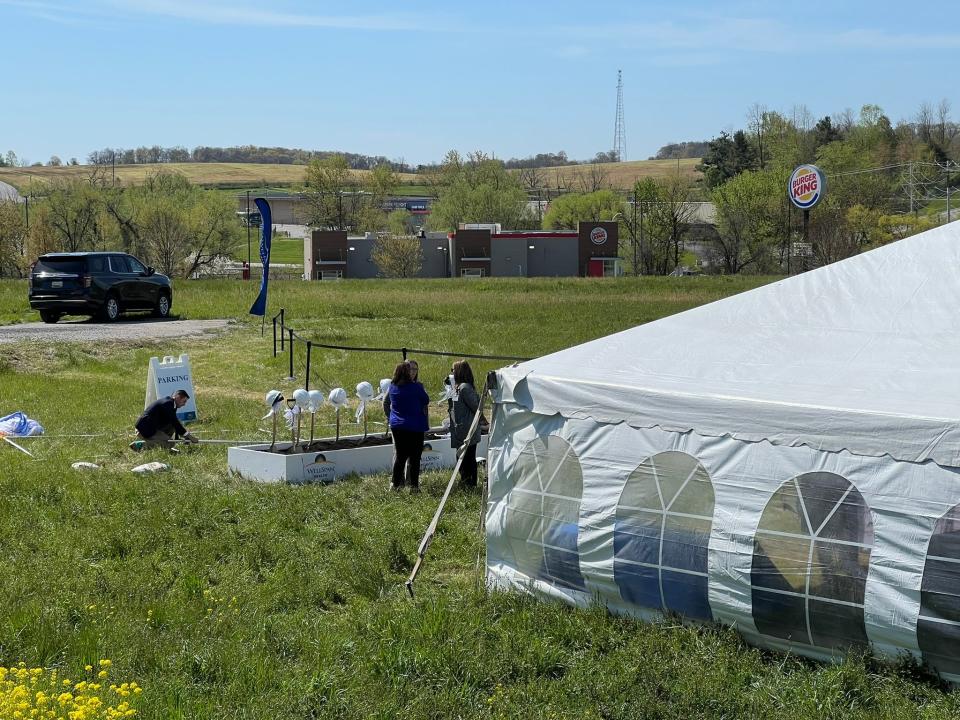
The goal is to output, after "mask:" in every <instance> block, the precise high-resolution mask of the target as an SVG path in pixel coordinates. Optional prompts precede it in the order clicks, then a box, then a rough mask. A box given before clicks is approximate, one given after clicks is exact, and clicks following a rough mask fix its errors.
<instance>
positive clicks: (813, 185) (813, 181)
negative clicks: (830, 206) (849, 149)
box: [787, 165, 827, 274]
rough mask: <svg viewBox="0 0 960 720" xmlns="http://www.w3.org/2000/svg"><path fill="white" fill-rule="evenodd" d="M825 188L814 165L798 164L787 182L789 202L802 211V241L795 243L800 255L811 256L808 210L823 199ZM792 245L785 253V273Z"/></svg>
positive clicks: (788, 265)
mask: <svg viewBox="0 0 960 720" xmlns="http://www.w3.org/2000/svg"><path fill="white" fill-rule="evenodd" d="M826 189H827V179H826V176H825V175H824V174H823V172H822V171H821V170H820V168H818V167H817V166H816V165H800V166H799V167H797V168H796V169H795V170H794V171H793V174H792V175H790V180H789V181H788V182H787V197H788V198H789V199H790V202H791V203H793V205H795V206H796V207H797V208H799V209H800V210H802V211H803V242H801V243H797V244H798V245H799V246H800V247H799V249H800V250H802V253H801V257H804V258H806V257H811V256H812V252H811V245H810V210H811V209H812V208H813V206H814V205H816V204H817V203H818V202H820V201H821V200H822V199H823V196H824V193H825V192H826ZM792 254H793V247H792V246H791V248H790V252H789V253H788V254H787V273H788V274H789V273H790V255H792ZM803 269H804V270H806V269H807V262H806V261H804V262H803Z"/></svg>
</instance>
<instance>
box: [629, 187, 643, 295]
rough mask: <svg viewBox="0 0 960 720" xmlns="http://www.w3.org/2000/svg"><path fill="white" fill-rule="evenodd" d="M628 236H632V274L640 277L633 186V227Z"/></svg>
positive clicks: (634, 188)
mask: <svg viewBox="0 0 960 720" xmlns="http://www.w3.org/2000/svg"><path fill="white" fill-rule="evenodd" d="M630 234H631V235H632V236H633V274H634V276H636V275H640V255H641V253H640V252H639V245H638V244H637V186H636V185H634V186H633V227H632V228H631V232H630Z"/></svg>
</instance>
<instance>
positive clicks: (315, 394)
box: [307, 390, 323, 412]
mask: <svg viewBox="0 0 960 720" xmlns="http://www.w3.org/2000/svg"><path fill="white" fill-rule="evenodd" d="M307 396H308V397H309V398H310V401H309V404H310V412H316V411H317V410H319V409H320V406H321V405H323V393H322V392H320V391H319V390H311V391H310V392H308V393H307Z"/></svg>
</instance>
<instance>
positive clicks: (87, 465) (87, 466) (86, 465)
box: [70, 462, 100, 470]
mask: <svg viewBox="0 0 960 720" xmlns="http://www.w3.org/2000/svg"><path fill="white" fill-rule="evenodd" d="M70 467H72V468H73V469H74V470H99V469H100V466H99V465H97V464H96V463H92V462H75V463H74V464H73V465H71V466H70Z"/></svg>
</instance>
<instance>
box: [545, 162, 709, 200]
mask: <svg viewBox="0 0 960 720" xmlns="http://www.w3.org/2000/svg"><path fill="white" fill-rule="evenodd" d="M699 164H700V158H683V159H681V160H680V162H679V163H678V162H677V161H676V160H631V161H629V162H622V163H603V164H600V165H564V166H562V167H553V168H543V169H542V170H541V175H542V176H543V178H544V185H545V186H546V187H552V188H555V187H557V186H558V185H560V186H561V187H566V188H570V189H571V190H574V191H581V192H582V191H583V187H582V186H581V185H582V182H581V178H590V177H591V174H592V173H600V174H601V175H602V177H603V183H602V186H603V187H610V188H615V189H621V190H628V189H631V188H632V187H633V185H634V183H635V182H636V181H637V180H642V179H643V178H647V177H652V178H658V177H667V176H669V175H673V174H675V173H677V172H679V173H680V175H682V176H683V177H685V178H687V179H688V180H689V181H690V182H693V181H694V180H697V179H699V178H700V173H699V172H698V171H697V169H696V168H697V165H699Z"/></svg>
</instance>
